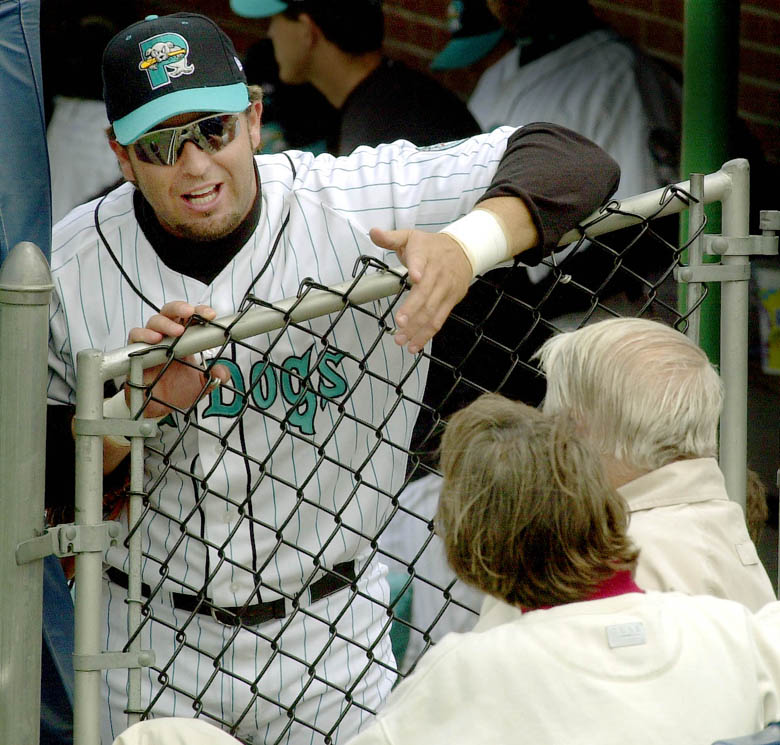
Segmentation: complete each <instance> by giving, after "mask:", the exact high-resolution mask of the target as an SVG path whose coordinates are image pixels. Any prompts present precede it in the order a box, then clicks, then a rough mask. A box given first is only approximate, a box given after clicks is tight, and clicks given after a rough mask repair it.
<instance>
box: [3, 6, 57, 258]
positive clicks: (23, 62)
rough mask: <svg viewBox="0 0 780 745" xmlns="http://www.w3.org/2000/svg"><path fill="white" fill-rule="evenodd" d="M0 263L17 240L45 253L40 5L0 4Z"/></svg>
mask: <svg viewBox="0 0 780 745" xmlns="http://www.w3.org/2000/svg"><path fill="white" fill-rule="evenodd" d="M0 39H2V44H0V101H2V105H0V264H2V262H3V260H4V259H5V256H6V254H7V253H8V251H9V250H10V249H12V248H13V247H14V246H15V245H16V244H17V243H19V241H32V242H33V243H35V244H37V246H38V247H39V248H40V249H41V251H43V253H44V255H45V256H46V258H47V259H48V258H49V256H50V254H51V194H50V188H49V156H48V153H47V150H46V119H45V115H44V111H43V85H42V80H41V44H40V1H39V0H0Z"/></svg>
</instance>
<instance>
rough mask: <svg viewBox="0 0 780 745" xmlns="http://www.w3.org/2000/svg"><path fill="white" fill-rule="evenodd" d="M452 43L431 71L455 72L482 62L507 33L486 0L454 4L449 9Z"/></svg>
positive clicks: (442, 52) (471, 0)
mask: <svg viewBox="0 0 780 745" xmlns="http://www.w3.org/2000/svg"><path fill="white" fill-rule="evenodd" d="M447 20H448V23H449V30H450V41H449V43H448V44H447V46H446V47H444V49H443V50H442V51H441V52H440V53H439V54H438V55H437V56H436V57H435V58H434V60H433V62H432V63H431V69H432V70H455V69H458V68H460V67H468V66H469V65H472V64H474V62H477V61H479V60H481V59H482V58H483V57H484V56H485V55H486V54H488V53H489V52H490V51H491V50H492V49H493V48H494V47H495V46H496V45H497V44H498V42H499V41H501V37H502V36H503V35H504V29H503V28H502V27H501V24H500V23H499V21H498V19H497V18H496V17H495V16H494V15H493V14H492V13H491V12H490V10H489V9H488V7H487V4H486V3H485V0H453V2H451V3H450V4H449V7H448V8H447Z"/></svg>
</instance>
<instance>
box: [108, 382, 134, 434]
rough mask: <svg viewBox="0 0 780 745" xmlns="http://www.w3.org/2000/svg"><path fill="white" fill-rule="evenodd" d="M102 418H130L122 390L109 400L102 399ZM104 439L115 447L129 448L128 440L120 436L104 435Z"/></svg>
mask: <svg viewBox="0 0 780 745" xmlns="http://www.w3.org/2000/svg"><path fill="white" fill-rule="evenodd" d="M103 416H104V417H106V418H107V419H129V418H130V408H129V407H128V405H127V402H126V401H125V392H124V390H120V391H119V393H117V394H115V395H113V396H111V398H105V399H103ZM104 439H106V440H108V441H109V442H111V443H112V444H114V445H117V446H121V447H130V440H128V439H127V438H126V437H123V436H122V435H106V436H105V438H104Z"/></svg>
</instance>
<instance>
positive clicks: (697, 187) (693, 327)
mask: <svg viewBox="0 0 780 745" xmlns="http://www.w3.org/2000/svg"><path fill="white" fill-rule="evenodd" d="M690 184H691V191H690V194H691V196H692V197H693V198H694V199H695V200H696V201H694V202H691V207H690V209H689V210H688V240H689V241H690V242H691V243H690V246H689V247H688V266H701V265H702V263H704V259H703V257H704V248H703V246H702V239H701V235H699V236H697V237H696V238H694V237H693V236H694V235H696V231H697V230H699V228H700V227H701V224H702V221H703V220H704V174H703V173H692V174H691V178H690ZM703 289H704V288H703V285H702V283H701V282H691V283H690V284H689V285H688V294H687V297H688V302H687V303H686V311H689V310H690V309H691V308H693V307H694V306H695V305H696V303H698V302H699V300H700V298H701V296H702V293H703ZM686 333H687V336H688V337H689V338H690V339H691V341H693V342H694V343H695V344H698V343H699V338H700V336H701V307H699V308H697V310H696V311H695V312H694V313H692V314H690V315H689V316H688V330H687V332H686Z"/></svg>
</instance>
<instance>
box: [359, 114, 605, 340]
mask: <svg viewBox="0 0 780 745" xmlns="http://www.w3.org/2000/svg"><path fill="white" fill-rule="evenodd" d="M619 181H620V169H619V167H618V165H617V163H616V162H615V161H614V160H613V159H612V158H611V157H610V156H609V155H608V154H607V153H605V152H604V151H603V150H602V149H601V148H600V147H598V145H596V144H595V143H593V142H591V141H590V140H588V139H587V138H585V137H582V136H581V135H579V134H577V133H576V132H573V131H572V130H569V129H566V128H565V127H559V126H557V125H554V124H544V123H542V124H531V125H528V126H525V127H521V128H520V129H518V130H516V131H515V132H514V133H513V134H512V135H511V136H510V137H509V139H508V140H507V147H506V151H505V152H504V155H503V157H502V159H501V162H500V163H499V165H498V168H497V170H496V173H495V175H494V176H493V179H492V181H491V184H490V186H489V187H488V189H487V190H486V192H485V194H484V195H483V196H482V198H481V200H480V201H479V203H478V204H477V206H476V208H475V209H474V210H472V211H471V212H470V213H468V214H467V215H466V216H465V217H462V218H460V219H459V220H456V221H455V222H454V223H452V224H451V225H449V226H448V227H446V228H443V229H442V231H440V233H437V234H431V233H425V232H423V231H419V230H378V229H374V230H372V231H371V233H370V235H371V239H372V240H373V241H374V243H376V244H377V245H378V246H381V247H382V248H385V249H392V250H394V251H396V252H397V253H398V254H399V257H400V259H401V261H402V262H403V263H404V264H405V265H406V267H407V268H408V269H409V279H410V281H411V283H412V290H411V292H410V293H409V295H408V297H407V298H406V300H405V302H404V303H403V304H402V305H401V307H400V308H399V310H398V313H397V314H396V325H397V327H398V331H397V333H396V336H395V340H396V342H397V343H398V344H400V345H408V349H409V351H410V352H418V351H420V349H422V347H423V346H424V345H425V343H426V342H427V341H428V340H429V339H430V338H431V337H432V336H433V335H434V334H435V333H436V332H437V331H438V330H439V329H440V328H441V326H442V324H443V323H444V321H445V319H446V318H447V315H448V314H449V312H450V311H451V310H452V308H453V307H454V306H455V304H456V303H457V302H458V301H460V299H461V298H462V297H463V296H464V295H465V294H466V290H467V288H468V284H469V282H470V281H471V279H472V278H473V277H474V276H476V275H477V274H480V273H482V272H484V271H487V270H488V269H490V268H492V267H494V266H496V265H497V264H500V263H502V262H503V261H506V260H507V259H510V258H512V257H513V256H517V255H518V254H520V253H524V252H528V253H527V254H526V255H525V256H524V257H523V261H524V262H525V263H527V264H531V265H532V264H537V263H539V261H541V259H542V258H543V257H544V255H545V254H547V253H550V252H551V251H553V250H555V248H556V246H557V245H558V242H559V240H560V239H561V237H562V236H563V235H564V234H565V233H566V232H567V231H569V230H571V229H572V228H574V227H575V226H576V225H577V223H579V222H580V221H581V220H582V219H583V218H585V217H587V216H588V215H590V214H591V213H592V212H594V211H595V210H596V209H597V208H598V207H599V206H600V205H602V204H603V203H604V202H606V200H607V199H609V197H610V196H611V195H612V194H614V192H615V190H616V189H617V186H618V183H619Z"/></svg>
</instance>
